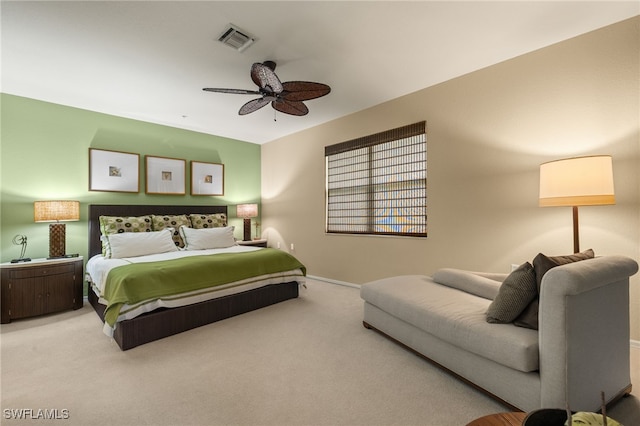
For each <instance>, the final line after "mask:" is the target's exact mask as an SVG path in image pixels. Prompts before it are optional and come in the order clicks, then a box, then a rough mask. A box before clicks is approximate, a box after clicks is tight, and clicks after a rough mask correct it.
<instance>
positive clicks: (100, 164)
mask: <svg viewBox="0 0 640 426" xmlns="http://www.w3.org/2000/svg"><path fill="white" fill-rule="evenodd" d="M89 191H108V192H140V154H133V153H130V152H118V151H107V150H102V149H94V148H89Z"/></svg>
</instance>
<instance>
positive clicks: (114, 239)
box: [101, 228, 178, 259]
mask: <svg viewBox="0 0 640 426" xmlns="http://www.w3.org/2000/svg"><path fill="white" fill-rule="evenodd" d="M172 234H173V228H167V229H163V230H162V231H157V232H122V233H120V234H107V235H103V236H102V237H101V239H102V241H103V242H106V243H107V244H108V245H109V246H110V247H111V250H110V251H111V255H110V256H107V257H111V258H113V259H121V258H123V257H136V256H144V255H147V254H158V253H168V252H170V251H178V247H176V244H175V243H174V242H173V238H172V237H171V235H172Z"/></svg>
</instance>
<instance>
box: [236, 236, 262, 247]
mask: <svg viewBox="0 0 640 426" xmlns="http://www.w3.org/2000/svg"><path fill="white" fill-rule="evenodd" d="M237 243H238V245H241V246H254V247H266V246H267V239H266V238H264V239H261V240H250V241H241V240H238V241H237Z"/></svg>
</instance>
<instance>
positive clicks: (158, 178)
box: [144, 155, 187, 195]
mask: <svg viewBox="0 0 640 426" xmlns="http://www.w3.org/2000/svg"><path fill="white" fill-rule="evenodd" d="M144 161H145V169H146V172H147V175H146V176H147V179H146V185H145V193H147V194H165V195H185V179H186V168H187V161H186V160H181V159H178V158H166V157H153V156H150V155H145V157H144Z"/></svg>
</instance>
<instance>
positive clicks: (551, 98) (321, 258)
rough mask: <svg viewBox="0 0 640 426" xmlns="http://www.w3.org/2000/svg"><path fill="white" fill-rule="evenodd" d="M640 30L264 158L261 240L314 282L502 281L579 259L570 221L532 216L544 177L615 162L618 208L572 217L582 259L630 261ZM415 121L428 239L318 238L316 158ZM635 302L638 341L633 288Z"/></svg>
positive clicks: (458, 84) (606, 36) (540, 55)
mask: <svg viewBox="0 0 640 426" xmlns="http://www.w3.org/2000/svg"><path fill="white" fill-rule="evenodd" d="M639 25H640V18H639V17H636V18H634V19H631V20H627V21H624V22H621V23H618V24H616V25H612V26H609V27H606V28H603V29H600V30H598V31H594V32H592V33H588V34H585V35H583V36H580V37H577V38H574V39H571V40H567V41H565V42H562V43H559V44H556V45H553V46H550V47H548V48H545V49H541V50H538V51H535V52H532V53H530V54H527V55H524V56H521V57H518V58H515V59H512V60H509V61H506V62H503V63H500V64H497V65H494V66H491V67H488V68H486V69H483V70H480V71H477V72H474V73H471V74H468V75H465V76H462V77H459V78H456V79H453V80H450V81H447V82H445V83H442V84H439V85H436V86H432V87H429V88H426V89H424V90H421V91H419V92H416V93H413V94H410V95H407V96H404V97H402V98H398V99H395V100H393V101H390V102H387V103H384V104H381V105H378V106H376V107H373V108H370V109H368V110H365V111H361V112H358V113H356V114H353V115H350V116H347V117H344V118H341V119H338V120H335V121H332V122H329V123H326V124H324V125H320V126H317V127H315V128H312V129H310V130H307V131H304V132H301V133H298V134H295V135H292V136H289V137H285V138H282V139H280V140H277V141H274V142H270V143H268V144H265V145H263V146H262V196H263V200H262V203H263V204H262V212H263V224H262V225H263V227H262V232H263V234H265V235H266V236H268V238H269V244H270V245H271V246H274V247H276V246H277V245H278V244H280V246H281V247H282V248H283V249H286V250H289V251H291V250H290V245H291V244H294V245H295V249H294V250H293V251H292V253H293V254H295V255H296V256H297V257H298V258H299V259H300V260H301V261H302V262H303V263H305V264H306V266H307V267H308V273H309V274H310V275H313V276H319V277H324V278H328V279H332V280H337V281H345V282H350V283H357V284H360V283H364V282H367V281H369V280H374V279H378V278H382V277H387V276H392V275H398V274H431V273H432V272H433V271H435V270H436V269H437V268H440V267H457V268H464V269H471V270H482V271H502V272H508V271H509V269H510V265H511V264H519V263H522V262H524V261H527V260H529V261H531V260H532V259H533V257H534V256H535V255H536V254H537V253H538V252H543V253H545V254H548V255H559V254H567V253H570V252H571V251H572V248H573V246H572V227H571V209H570V208H560V207H556V208H540V207H538V199H537V198H538V170H539V165H540V163H542V162H545V161H549V160H554V159H559V158H565V157H570V156H578V155H588V154H610V155H612V156H613V159H614V180H615V189H616V197H617V204H616V205H615V206H599V207H583V208H581V209H580V221H581V224H580V237H581V248H582V249H586V248H593V249H594V250H595V252H596V254H597V255H605V254H622V255H627V256H630V257H632V258H634V259H636V260H637V259H638V258H639V257H640V135H639V131H640V125H639V116H640V108H639V95H640V88H639V79H640V78H639V75H640V69H639V53H638V52H639V51H640V43H639V40H640V37H639V30H638V28H639ZM488 48H490V46H488ZM399 66H401V64H400V65H399ZM420 120H426V122H427V141H428V148H427V153H428V160H427V162H428V163H427V164H428V216H429V218H428V226H429V237H428V238H426V239H417V238H416V239H411V238H393V237H360V236H344V235H327V234H325V232H324V147H325V146H326V145H330V144H334V143H338V142H342V141H345V140H348V139H352V138H356V137H360V136H364V135H368V134H372V133H375V132H379V131H382V130H387V129H390V128H394V127H397V126H401V125H405V124H409V123H413V122H416V121H420ZM631 299H632V307H631V310H632V324H631V327H632V338H633V339H634V340H640V306H639V305H640V302H639V301H640V279H639V276H638V274H636V276H635V277H633V278H632V290H631Z"/></svg>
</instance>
